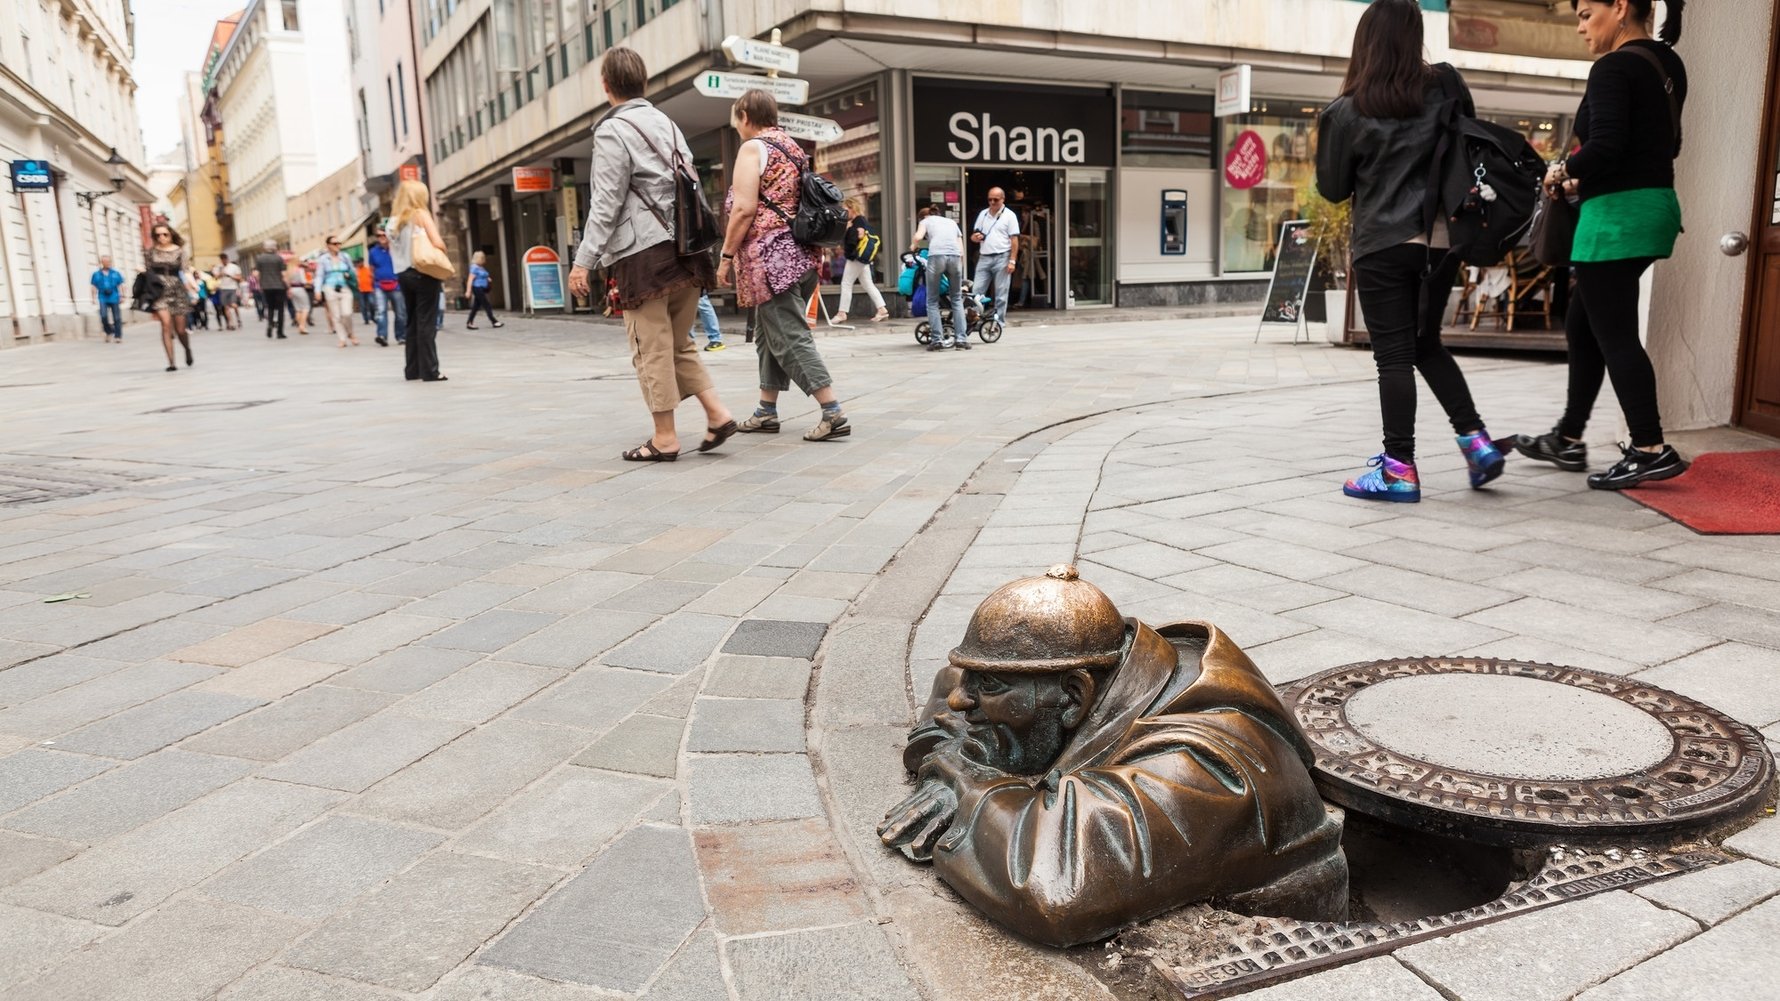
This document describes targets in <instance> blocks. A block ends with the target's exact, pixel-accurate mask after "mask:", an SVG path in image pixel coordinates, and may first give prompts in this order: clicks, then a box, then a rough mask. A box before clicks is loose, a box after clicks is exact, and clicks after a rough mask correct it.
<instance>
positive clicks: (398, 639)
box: [290, 605, 453, 667]
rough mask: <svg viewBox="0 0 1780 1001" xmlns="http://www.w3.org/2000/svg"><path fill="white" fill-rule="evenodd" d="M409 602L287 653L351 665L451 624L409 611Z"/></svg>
mask: <svg viewBox="0 0 1780 1001" xmlns="http://www.w3.org/2000/svg"><path fill="white" fill-rule="evenodd" d="M413 608H414V606H413V605H407V606H404V607H403V608H402V609H401V610H400V611H395V612H384V613H383V614H382V615H373V616H371V617H370V618H368V619H365V620H364V621H362V622H354V623H353V624H352V625H350V626H346V627H344V628H342V629H339V630H336V631H334V632H331V633H329V634H328V635H326V636H323V637H322V638H320V639H317V640H310V641H309V642H307V643H304V644H303V645H302V646H298V647H292V648H291V650H290V656H292V657H295V658H297V659H298V660H310V661H316V662H318V663H323V664H344V665H346V666H347V667H353V666H356V665H358V664H363V663H364V662H365V661H367V660H370V659H371V658H372V657H375V656H377V655H378V654H382V653H388V652H389V651H391V650H394V649H396V648H397V647H401V646H407V645H408V644H410V643H412V642H414V641H415V640H418V639H420V638H421V637H423V636H426V635H428V634H430V633H435V632H438V631H439V630H440V629H444V628H446V627H447V626H450V625H452V621H453V620H451V619H443V618H436V617H433V616H428V615H415V614H413V613H412V609H413Z"/></svg>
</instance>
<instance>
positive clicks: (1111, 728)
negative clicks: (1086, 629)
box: [904, 619, 1346, 946]
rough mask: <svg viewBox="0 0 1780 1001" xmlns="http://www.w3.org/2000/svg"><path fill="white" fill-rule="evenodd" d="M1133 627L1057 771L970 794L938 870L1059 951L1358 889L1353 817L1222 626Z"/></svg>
mask: <svg viewBox="0 0 1780 1001" xmlns="http://www.w3.org/2000/svg"><path fill="white" fill-rule="evenodd" d="M1126 622H1127V623H1128V624H1129V625H1130V627H1131V630H1132V631H1131V633H1130V634H1129V635H1130V640H1129V643H1128V645H1127V647H1126V649H1125V652H1124V655H1123V657H1122V659H1121V661H1120V663H1119V665H1118V666H1117V667H1116V668H1115V669H1114V670H1113V673H1112V676H1111V677H1110V678H1109V679H1108V681H1107V683H1106V686H1105V690H1104V692H1103V693H1102V694H1101V695H1100V697H1099V698H1098V699H1097V700H1096V701H1095V703H1094V705H1093V707H1092V710H1091V714H1090V716H1089V718H1088V719H1087V720H1086V721H1085V722H1084V723H1083V725H1082V726H1080V727H1079V728H1077V729H1076V731H1075V732H1074V734H1073V735H1072V737H1071V740H1070V742H1069V743H1068V745H1067V746H1065V748H1064V750H1063V752H1062V754H1061V755H1060V756H1059V757H1058V759H1057V761H1056V763H1055V764H1054V766H1053V768H1052V770H1051V771H1050V772H1049V773H1048V774H1046V775H1045V776H1043V777H1040V778H1037V779H1036V780H1035V779H1034V778H1033V777H1030V776H1014V775H1004V776H1000V777H996V778H993V779H990V780H988V781H969V782H967V783H966V785H965V788H963V789H961V790H960V795H959V802H958V810H957V813H956V817H955V819H954V822H953V824H952V826H951V827H950V829H948V830H947V831H946V833H945V835H944V836H943V837H942V838H941V839H940V841H939V842H938V844H937V845H936V846H935V849H934V853H933V865H934V869H935V871H937V872H938V873H939V875H940V877H941V878H942V879H944V880H945V881H946V882H947V883H948V884H950V885H951V886H952V888H953V889H955V890H956V891H957V892H958V893H959V894H960V895H962V896H963V897H964V898H965V899H967V900H969V901H970V902H971V903H972V904H974V905H976V906H977V907H978V908H980V909H981V910H983V911H984V912H985V913H987V914H988V915H989V916H990V917H992V918H994V919H995V920H997V921H999V922H1000V923H1002V924H1004V925H1006V926H1008V927H1010V928H1012V929H1014V930H1015V931H1018V932H1020V933H1021V934H1023V935H1025V936H1027V937H1029V938H1031V939H1034V940H1036V941H1039V942H1044V943H1047V944H1051V945H1059V946H1062V945H1074V944H1078V943H1081V942H1089V941H1093V940H1096V939H1100V938H1105V937H1107V936H1109V935H1111V934H1112V933H1113V932H1115V931H1117V930H1118V929H1119V928H1120V927H1121V926H1123V925H1126V924H1129V923H1131V922H1133V921H1139V920H1142V919H1144V918H1147V917H1151V916H1154V915H1156V914H1159V913H1161V912H1163V911H1166V910H1169V909H1171V908H1174V907H1178V906H1180V905H1182V904H1186V903H1191V902H1194V901H1198V900H1205V899H1208V898H1213V897H1217V898H1225V897H1229V896H1233V895H1239V894H1242V893H1244V892H1249V891H1255V890H1260V891H1261V892H1263V893H1265V892H1267V889H1266V888H1268V887H1269V885H1270V884H1271V885H1274V886H1280V885H1284V884H1285V883H1286V882H1289V880H1290V878H1291V877H1293V876H1294V874H1302V873H1305V872H1310V873H1316V874H1318V875H1317V876H1315V877H1314V878H1316V879H1319V880H1323V881H1325V882H1327V881H1328V880H1331V879H1334V878H1335V877H1339V888H1338V890H1339V889H1344V888H1345V885H1346V864H1345V860H1344V858H1343V856H1342V855H1341V847H1340V838H1341V822H1340V820H1339V815H1338V814H1334V815H1331V814H1330V813H1329V812H1328V811H1325V809H1324V807H1323V802H1322V799H1321V797H1320V796H1319V795H1318V793H1317V791H1316V788H1315V786H1314V785H1313V784H1312V782H1311V778H1310V772H1309V764H1310V761H1311V755H1310V748H1309V746H1308V745H1307V744H1306V742H1305V740H1304V738H1303V735H1302V734H1300V733H1299V732H1298V730H1297V728H1296V727H1295V725H1294V724H1293V723H1292V721H1291V719H1290V717H1289V716H1288V715H1287V714H1286V711H1285V709H1284V707H1283V706H1282V705H1281V704H1280V702H1279V699H1278V697H1277V696H1276V695H1275V694H1274V692H1273V688H1272V686H1270V685H1269V684H1268V683H1267V680H1266V678H1265V677H1263V676H1262V674H1261V673H1260V671H1258V670H1257V669H1256V668H1255V666H1254V664H1253V663H1251V662H1250V661H1249V659H1248V656H1247V655H1246V654H1244V653H1243V652H1242V650H1241V649H1240V648H1238V647H1237V646H1236V644H1235V643H1234V642H1232V641H1231V640H1230V638H1229V637H1227V636H1225V635H1224V633H1223V632H1222V631H1220V630H1219V629H1218V628H1217V627H1216V626H1213V625H1211V624H1210V623H1205V622H1190V621H1189V622H1177V623H1170V624H1168V625H1164V626H1162V627H1161V629H1160V630H1156V629H1152V628H1150V627H1149V626H1146V625H1144V624H1143V623H1141V622H1138V621H1137V620H1136V619H1127V620H1126ZM957 679H958V669H957V668H954V667H947V668H945V669H943V670H942V671H941V672H940V677H939V678H938V679H936V681H935V684H934V697H933V699H932V700H931V701H930V702H929V704H928V707H927V710H926V712H925V713H924V714H923V717H922V720H921V722H920V724H919V725H917V727H916V728H915V730H914V732H912V733H911V734H910V743H909V747H908V750H907V752H906V753H905V757H904V760H905V763H907V764H908V765H909V767H910V768H911V770H912V769H914V768H917V767H918V766H919V764H920V762H921V759H923V758H924V757H925V756H926V754H927V752H928V751H929V750H931V749H932V747H933V745H934V744H935V743H936V741H937V739H938V737H939V736H940V734H939V733H938V731H937V729H936V728H935V727H934V726H933V725H932V718H933V716H934V714H935V713H936V712H939V711H943V710H944V709H945V696H946V693H947V692H949V691H951V689H952V686H953V684H954V683H955V682H956V681H957Z"/></svg>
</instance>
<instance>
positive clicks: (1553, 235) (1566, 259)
mask: <svg viewBox="0 0 1780 1001" xmlns="http://www.w3.org/2000/svg"><path fill="white" fill-rule="evenodd" d="M1581 214H1582V213H1581V210H1579V209H1578V208H1577V207H1576V206H1574V205H1572V204H1570V200H1569V199H1568V198H1565V197H1564V196H1563V195H1562V194H1557V195H1553V194H1551V193H1549V192H1547V193H1545V194H1543V195H1542V196H1541V197H1540V198H1539V203H1538V205H1536V206H1535V207H1534V208H1533V224H1532V227H1531V228H1530V229H1529V230H1528V232H1527V243H1528V244H1530V245H1531V246H1532V248H1533V256H1534V257H1536V258H1538V259H1539V263H1540V264H1543V265H1545V266H1546V267H1548V268H1563V267H1569V265H1570V248H1571V245H1572V244H1574V243H1575V242H1576V222H1577V219H1578V218H1579V217H1580V216H1581Z"/></svg>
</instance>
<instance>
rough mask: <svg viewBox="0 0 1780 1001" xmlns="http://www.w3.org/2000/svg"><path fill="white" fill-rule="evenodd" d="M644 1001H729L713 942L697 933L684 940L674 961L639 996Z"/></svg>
mask: <svg viewBox="0 0 1780 1001" xmlns="http://www.w3.org/2000/svg"><path fill="white" fill-rule="evenodd" d="M643 999H644V1001H729V988H728V987H727V986H726V985H725V984H724V982H723V958H722V957H721V956H720V955H718V953H717V938H716V936H714V935H712V934H711V933H710V932H708V931H701V932H699V933H698V934H696V935H694V936H692V937H691V938H690V939H687V940H686V944H685V945H682V946H681V947H680V951H679V952H677V953H675V954H674V958H673V959H672V960H669V961H668V965H667V967H666V968H665V969H663V970H662V971H661V975H660V976H658V977H656V978H655V982H654V983H653V984H650V985H649V989H648V990H647V991H644V992H643Z"/></svg>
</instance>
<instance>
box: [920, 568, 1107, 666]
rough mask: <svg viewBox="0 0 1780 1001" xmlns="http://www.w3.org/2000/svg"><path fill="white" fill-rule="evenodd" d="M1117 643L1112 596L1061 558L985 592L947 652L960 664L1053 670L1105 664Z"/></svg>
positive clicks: (953, 662)
mask: <svg viewBox="0 0 1780 1001" xmlns="http://www.w3.org/2000/svg"><path fill="white" fill-rule="evenodd" d="M1124 646H1125V619H1124V617H1123V616H1121V615H1120V614H1119V610H1118V609H1117V608H1115V607H1113V603H1112V599H1111V598H1108V597H1107V596H1106V593H1105V592H1104V591H1101V590H1100V589H1099V588H1097V587H1095V586H1094V585H1092V584H1090V583H1088V582H1087V581H1085V580H1082V579H1081V578H1080V577H1078V576H1076V571H1075V567H1073V566H1068V565H1063V566H1055V567H1052V568H1051V569H1050V570H1049V571H1047V572H1046V573H1045V575H1044V576H1043V577H1027V578H1024V579H1022V580H1016V581H1014V582H1013V583H1011V584H1003V585H1002V586H1001V587H999V588H997V589H996V590H995V593H994V594H991V595H989V596H988V597H987V598H984V599H983V603H982V604H980V605H978V606H977V610H976V613H975V614H974V615H972V616H971V617H970V627H969V628H968V629H966V630H965V632H964V642H962V643H960V644H958V645H957V646H956V647H953V648H952V654H951V657H950V660H951V662H952V666H954V667H959V668H963V669H964V670H966V671H989V672H992V673H996V674H1060V673H1063V672H1065V671H1072V670H1074V669H1076V668H1104V667H1112V666H1113V665H1115V664H1117V663H1118V662H1119V657H1120V654H1121V653H1122V651H1123V650H1124Z"/></svg>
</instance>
